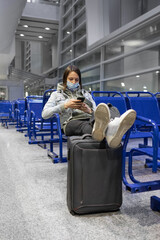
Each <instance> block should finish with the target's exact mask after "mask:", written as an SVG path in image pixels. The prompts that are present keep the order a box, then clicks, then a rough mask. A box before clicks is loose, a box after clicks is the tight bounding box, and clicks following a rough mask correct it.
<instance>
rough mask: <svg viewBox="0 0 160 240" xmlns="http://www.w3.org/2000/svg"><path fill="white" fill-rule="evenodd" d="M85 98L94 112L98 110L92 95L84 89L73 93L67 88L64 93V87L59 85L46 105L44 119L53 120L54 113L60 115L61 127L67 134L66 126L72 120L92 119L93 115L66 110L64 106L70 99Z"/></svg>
mask: <svg viewBox="0 0 160 240" xmlns="http://www.w3.org/2000/svg"><path fill="white" fill-rule="evenodd" d="M80 96H84V97H85V101H84V102H85V103H86V104H87V105H88V106H89V107H90V108H91V109H92V110H93V111H95V109H96V104H95V102H94V100H93V98H92V96H91V94H90V93H89V92H88V91H86V90H84V89H77V90H76V91H71V90H69V89H67V88H66V90H65V91H63V85H62V84H60V83H59V84H58V85H57V91H55V92H53V93H52V94H51V96H50V98H49V99H48V102H47V103H46V104H45V106H44V108H43V111H42V118H44V119H48V118H51V117H52V116H53V115H54V113H58V114H59V116H60V122H61V127H62V128H63V130H64V132H65V126H66V124H67V123H68V122H69V121H71V120H76V119H88V118H91V116H92V114H89V113H85V112H83V111H81V110H79V109H71V108H67V109H65V107H64V104H65V103H66V102H67V101H68V100H69V99H73V98H74V99H77V97H80Z"/></svg>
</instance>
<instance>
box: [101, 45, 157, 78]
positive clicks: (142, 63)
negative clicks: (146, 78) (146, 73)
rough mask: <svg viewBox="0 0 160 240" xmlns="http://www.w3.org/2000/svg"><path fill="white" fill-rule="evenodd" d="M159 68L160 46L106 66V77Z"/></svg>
mask: <svg viewBox="0 0 160 240" xmlns="http://www.w3.org/2000/svg"><path fill="white" fill-rule="evenodd" d="M157 66H159V46H158V47H154V48H151V49H148V50H145V51H142V52H139V53H137V54H133V55H131V56H128V57H125V58H124V59H120V60H117V61H114V62H111V63H108V64H107V63H106V64H105V65H104V77H105V78H109V77H113V76H118V75H123V74H128V73H133V72H137V71H142V70H146V69H148V68H153V67H157Z"/></svg>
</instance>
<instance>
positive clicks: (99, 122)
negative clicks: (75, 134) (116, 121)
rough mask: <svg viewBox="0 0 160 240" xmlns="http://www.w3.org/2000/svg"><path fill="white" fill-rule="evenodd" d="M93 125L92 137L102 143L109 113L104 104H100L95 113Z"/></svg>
mask: <svg viewBox="0 0 160 240" xmlns="http://www.w3.org/2000/svg"><path fill="white" fill-rule="evenodd" d="M94 117H95V123H94V124H95V125H94V129H93V132H92V137H93V138H94V139H95V140H97V141H102V140H103V139H104V138H105V131H106V129H107V126H108V123H109V121H110V111H109V108H108V106H107V105H106V104H105V103H100V104H99V105H98V107H97V109H96V111H95V114H94Z"/></svg>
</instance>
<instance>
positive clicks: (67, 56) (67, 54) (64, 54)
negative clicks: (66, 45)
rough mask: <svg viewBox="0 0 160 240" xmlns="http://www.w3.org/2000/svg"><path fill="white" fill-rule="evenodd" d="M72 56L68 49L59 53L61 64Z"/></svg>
mask: <svg viewBox="0 0 160 240" xmlns="http://www.w3.org/2000/svg"><path fill="white" fill-rule="evenodd" d="M71 58H72V52H71V51H70V50H68V51H67V52H65V53H63V54H62V55H61V59H62V64H65V63H67V62H69V61H70V60H71Z"/></svg>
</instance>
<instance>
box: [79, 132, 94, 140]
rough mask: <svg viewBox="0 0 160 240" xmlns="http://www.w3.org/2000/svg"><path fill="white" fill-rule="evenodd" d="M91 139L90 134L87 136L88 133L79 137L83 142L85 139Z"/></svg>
mask: <svg viewBox="0 0 160 240" xmlns="http://www.w3.org/2000/svg"><path fill="white" fill-rule="evenodd" d="M87 137H88V138H92V134H89V133H86V134H83V135H82V136H81V139H82V140H83V139H86V138H87Z"/></svg>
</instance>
